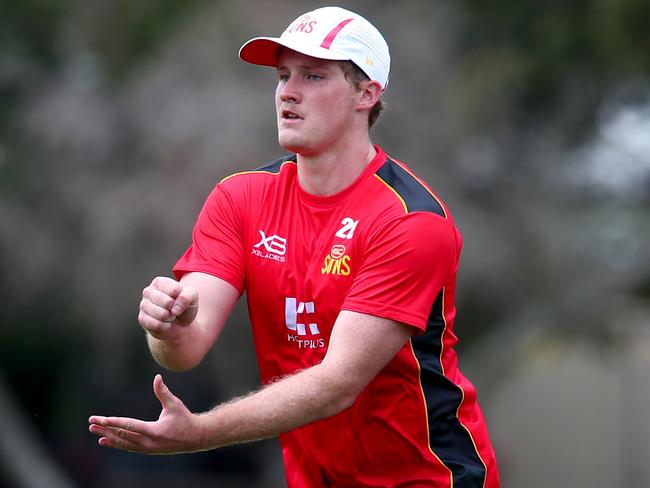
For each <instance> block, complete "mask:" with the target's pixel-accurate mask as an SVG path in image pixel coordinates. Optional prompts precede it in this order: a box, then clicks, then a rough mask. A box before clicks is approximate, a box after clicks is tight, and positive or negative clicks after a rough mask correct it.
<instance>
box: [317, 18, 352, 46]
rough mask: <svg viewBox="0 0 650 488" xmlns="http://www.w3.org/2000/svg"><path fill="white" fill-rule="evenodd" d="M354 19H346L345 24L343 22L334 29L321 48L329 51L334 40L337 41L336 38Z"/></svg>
mask: <svg viewBox="0 0 650 488" xmlns="http://www.w3.org/2000/svg"><path fill="white" fill-rule="evenodd" d="M353 20H354V19H353V18H352V19H346V20H344V21H343V22H341V23H340V24H339V25H337V26H336V27H334V28H333V29H332V30H331V31H330V33H329V34H327V37H325V40H324V41H323V43H322V44H321V45H320V47H322V48H324V49H329V48H330V46H331V45H332V43H333V42H334V39H336V36H338V35H339V32H341V29H343V27H345V26H346V25H348V24H349V23H350V22H352V21H353Z"/></svg>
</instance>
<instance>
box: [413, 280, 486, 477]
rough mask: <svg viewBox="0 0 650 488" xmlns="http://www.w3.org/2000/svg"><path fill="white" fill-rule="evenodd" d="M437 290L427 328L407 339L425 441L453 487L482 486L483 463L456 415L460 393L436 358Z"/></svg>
mask: <svg viewBox="0 0 650 488" xmlns="http://www.w3.org/2000/svg"><path fill="white" fill-rule="evenodd" d="M442 301H443V293H442V292H441V293H440V294H439V295H438V297H437V298H436V301H435V302H434V304H433V307H432V308H431V314H430V315H429V320H428V322H427V328H426V330H425V332H424V333H423V334H420V335H415V336H413V338H412V339H411V343H412V345H413V351H414V352H415V357H416V358H417V360H418V362H419V363H420V382H421V384H422V391H423V392H424V398H425V401H426V404H427V412H428V416H429V444H430V447H431V450H432V451H433V452H434V453H435V454H436V456H438V457H439V458H440V460H441V461H442V462H443V463H444V464H445V466H447V467H448V468H449V469H450V470H451V473H452V477H453V486H454V488H470V487H471V488H474V487H478V488H482V487H483V483H484V480H485V475H486V472H485V466H484V464H483V461H482V460H481V458H480V457H479V455H478V453H477V452H476V448H475V447H474V442H473V441H472V438H471V437H470V435H469V433H468V431H467V430H466V429H465V427H464V426H463V425H462V424H461V423H460V420H459V419H458V417H457V411H458V407H459V406H460V404H461V402H462V401H463V393H462V391H461V390H460V388H459V387H458V386H456V385H455V384H454V383H453V382H452V381H450V380H448V379H447V378H446V377H445V376H444V373H443V369H442V364H441V362H440V354H441V350H442V336H443V331H444V329H445V321H444V319H443V310H442Z"/></svg>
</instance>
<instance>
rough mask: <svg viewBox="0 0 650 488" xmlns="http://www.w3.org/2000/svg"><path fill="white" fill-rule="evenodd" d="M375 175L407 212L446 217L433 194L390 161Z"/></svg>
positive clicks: (387, 160) (388, 159)
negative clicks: (398, 199)
mask: <svg viewBox="0 0 650 488" xmlns="http://www.w3.org/2000/svg"><path fill="white" fill-rule="evenodd" d="M375 174H376V175H377V176H379V178H381V179H382V180H383V181H384V183H386V184H387V185H388V186H390V187H391V188H392V189H393V190H394V191H395V193H397V194H398V195H399V196H400V197H401V198H402V200H403V201H404V203H405V204H406V208H407V210H408V211H409V212H432V213H434V214H436V215H439V216H440V217H444V218H446V217H447V214H446V213H445V209H444V208H443V207H442V205H441V204H440V202H439V201H438V200H436V198H435V197H434V196H433V194H432V193H431V192H430V191H429V190H428V189H427V188H426V187H425V186H424V185H423V184H422V183H420V182H419V181H418V180H417V178H415V177H414V176H413V175H412V174H411V173H409V172H408V171H406V170H405V169H404V168H402V167H401V166H400V165H399V164H397V163H396V162H395V161H393V160H392V159H390V158H387V159H386V162H385V163H384V164H382V165H381V167H380V168H379V169H378V170H377V172H376V173H375Z"/></svg>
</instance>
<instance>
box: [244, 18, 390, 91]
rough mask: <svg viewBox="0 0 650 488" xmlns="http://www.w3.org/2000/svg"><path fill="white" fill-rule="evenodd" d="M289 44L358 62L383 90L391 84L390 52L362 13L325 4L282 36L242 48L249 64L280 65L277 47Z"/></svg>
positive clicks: (257, 40) (261, 39) (309, 52)
mask: <svg viewBox="0 0 650 488" xmlns="http://www.w3.org/2000/svg"><path fill="white" fill-rule="evenodd" d="M280 46H284V47H287V48H289V49H292V50H294V51H297V52H299V53H302V54H306V55H307V56H312V57H314V58H320V59H332V60H340V61H344V60H348V61H352V62H353V63H354V64H356V65H357V66H358V67H359V68H360V69H361V70H362V71H363V72H364V73H365V74H366V75H368V78H370V79H371V80H375V81H378V82H379V84H380V85H381V88H382V90H385V89H386V85H388V73H389V71H390V54H389V52H388V44H386V40H385V39H384V37H383V36H382V35H381V33H380V32H379V31H378V30H377V29H376V28H375V26H373V25H372V24H371V23H370V22H368V21H367V20H366V19H364V18H363V17H361V16H360V15H359V14H355V13H354V12H351V11H349V10H346V9H344V8H340V7H322V8H319V9H316V10H313V11H311V12H307V13H306V14H303V15H301V16H300V17H298V18H297V19H296V20H294V21H293V22H292V23H291V24H289V27H287V28H286V30H285V31H284V32H283V33H282V35H281V36H280V37H256V38H254V39H251V40H250V41H248V42H247V43H245V44H244V45H243V46H242V47H241V49H240V50H239V57H240V58H241V59H242V60H243V61H246V62H248V63H251V64H259V65H262V66H277V64H278V50H279V49H278V48H279V47H280Z"/></svg>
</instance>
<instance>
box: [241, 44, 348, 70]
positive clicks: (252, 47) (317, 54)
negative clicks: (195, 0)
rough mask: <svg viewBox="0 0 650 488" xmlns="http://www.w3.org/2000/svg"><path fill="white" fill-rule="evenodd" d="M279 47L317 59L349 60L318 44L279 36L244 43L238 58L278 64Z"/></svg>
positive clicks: (264, 64) (253, 62)
mask: <svg viewBox="0 0 650 488" xmlns="http://www.w3.org/2000/svg"><path fill="white" fill-rule="evenodd" d="M281 47H286V48H288V49H291V50H293V51H297V52H299V53H301V54H305V55H307V56H311V57H314V58H319V59H331V60H336V61H346V60H349V59H350V58H349V56H344V55H341V54H338V53H336V52H334V51H332V50H331V49H325V48H322V47H319V46H305V45H304V44H298V43H296V42H293V43H292V42H290V41H288V40H286V39H282V38H279V37H256V38H254V39H251V40H250V41H248V42H247V43H245V44H244V45H243V46H242V47H241V48H240V49H239V58H240V59H241V60H242V61H246V62H247V63H251V64H258V65H261V66H273V67H277V65H278V52H279V50H280V48H281Z"/></svg>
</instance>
